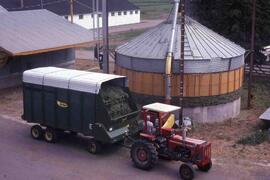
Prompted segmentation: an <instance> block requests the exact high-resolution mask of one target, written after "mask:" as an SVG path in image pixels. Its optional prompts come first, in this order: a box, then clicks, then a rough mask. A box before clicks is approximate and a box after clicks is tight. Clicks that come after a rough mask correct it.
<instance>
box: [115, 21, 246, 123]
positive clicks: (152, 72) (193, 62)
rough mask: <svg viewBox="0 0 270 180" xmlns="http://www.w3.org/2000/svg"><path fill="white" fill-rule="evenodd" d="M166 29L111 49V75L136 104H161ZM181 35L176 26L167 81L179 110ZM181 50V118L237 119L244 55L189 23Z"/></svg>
mask: <svg viewBox="0 0 270 180" xmlns="http://www.w3.org/2000/svg"><path fill="white" fill-rule="evenodd" d="M171 29H172V24H171V21H166V22H164V23H161V24H159V25H158V26H156V27H154V28H153V29H150V30H148V31H147V32H145V33H143V34H141V35H139V36H138V37H136V38H134V39H133V40H131V41H129V42H128V43H126V44H123V45H121V46H119V47H118V48H117V49H116V62H115V72H116V74H119V75H125V76H127V77H128V79H129V87H130V89H131V91H132V92H133V93H134V95H135V97H136V99H137V101H138V102H139V103H140V104H146V103H150V102H154V101H160V102H164V97H165V57H166V54H167V49H168V46H169V41H170V37H171ZM180 35H181V34H180V25H179V22H178V24H177V28H176V37H175V39H174V43H175V44H174V52H173V53H174V57H175V59H174V61H173V66H172V68H173V75H172V77H171V84H172V87H171V96H172V103H173V104H178V102H177V101H178V98H177V95H178V94H179V57H180ZM184 49H185V52H184V53H185V69H184V72H185V75H184V115H188V116H191V117H192V118H193V119H194V120H197V121H200V122H216V121H223V120H225V119H228V118H233V117H235V116H237V115H238V114H239V112H240V89H241V87H242V81H243V72H244V53H245V50H244V49H243V48H242V47H240V46H239V45H237V44H235V43H233V42H231V41H230V40H228V39H226V38H224V37H222V36H221V35H219V34H217V33H215V32H214V31H212V30H210V29H208V28H207V27H205V26H203V25H201V24H200V23H198V22H197V21H195V20H193V19H191V18H189V17H186V25H185V48H184Z"/></svg>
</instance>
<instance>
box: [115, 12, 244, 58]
mask: <svg viewBox="0 0 270 180" xmlns="http://www.w3.org/2000/svg"><path fill="white" fill-rule="evenodd" d="M171 28H172V25H171V24H170V23H169V22H165V23H161V24H159V25H158V26H156V27H155V28H153V29H150V30H148V31H147V32H145V33H143V34H141V35H139V36H138V37H136V38H134V39H133V40H131V41H130V42H128V43H126V44H124V45H122V46H120V47H118V48H117V49H116V51H117V53H119V54H122V55H126V56H130V57H137V58H145V59H164V58H165V56H166V53H167V51H168V45H169V40H170V36H171ZM185 30H186V34H185V60H211V59H214V58H222V59H227V58H232V57H237V56H241V55H243V54H244V53H245V50H244V49H243V48H242V47H240V46H239V45H237V44H235V43H233V42H232V41H230V40H228V39H226V38H224V37H223V36H221V35H219V34H217V33H215V32H214V31H212V30H210V29H208V28H207V27H205V26H203V25H202V24H200V23H198V22H197V21H195V20H193V19H192V18H190V17H186V25H185ZM176 34H177V35H176V39H175V48H174V55H175V59H179V57H180V25H179V24H178V26H177V30H176Z"/></svg>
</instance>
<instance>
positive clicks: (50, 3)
mask: <svg viewBox="0 0 270 180" xmlns="http://www.w3.org/2000/svg"><path fill="white" fill-rule="evenodd" d="M65 1H68V0H57V1H53V2H47V3H43V6H47V5H53V4H58V3H62V2H65ZM36 7H41V4H35V5H30V6H23V7H18V8H7V10H22V9H28V8H36Z"/></svg>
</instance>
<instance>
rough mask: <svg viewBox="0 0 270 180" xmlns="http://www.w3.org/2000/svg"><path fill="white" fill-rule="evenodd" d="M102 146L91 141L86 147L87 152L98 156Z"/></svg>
mask: <svg viewBox="0 0 270 180" xmlns="http://www.w3.org/2000/svg"><path fill="white" fill-rule="evenodd" d="M101 149H102V145H101V143H100V142H98V141H95V140H94V139H91V140H90V141H89V142H88V145H87V151H88V152H89V153H91V154H99V153H100V152H101Z"/></svg>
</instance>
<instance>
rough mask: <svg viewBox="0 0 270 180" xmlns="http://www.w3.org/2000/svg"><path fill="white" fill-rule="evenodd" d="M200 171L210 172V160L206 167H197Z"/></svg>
mask: <svg viewBox="0 0 270 180" xmlns="http://www.w3.org/2000/svg"><path fill="white" fill-rule="evenodd" d="M197 167H198V169H199V170H200V171H203V172H208V171H209V170H210V169H211V168H212V161H211V160H210V161H209V163H208V164H206V165H205V166H197Z"/></svg>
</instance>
